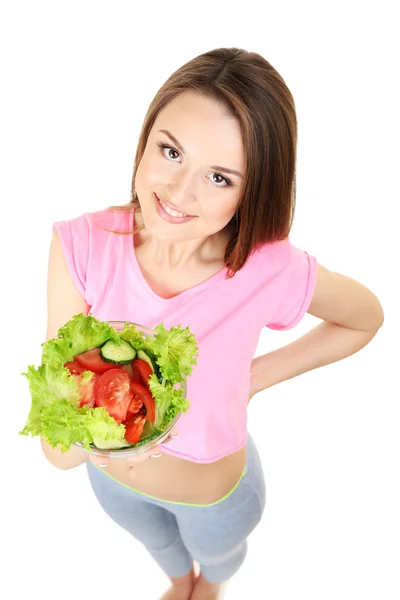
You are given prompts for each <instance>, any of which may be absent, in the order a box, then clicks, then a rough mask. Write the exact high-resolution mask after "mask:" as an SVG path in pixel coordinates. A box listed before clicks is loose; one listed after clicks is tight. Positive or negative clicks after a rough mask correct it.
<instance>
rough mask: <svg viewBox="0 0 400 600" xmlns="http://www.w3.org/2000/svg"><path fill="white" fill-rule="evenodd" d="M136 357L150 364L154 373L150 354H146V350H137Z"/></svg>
mask: <svg viewBox="0 0 400 600" xmlns="http://www.w3.org/2000/svg"><path fill="white" fill-rule="evenodd" d="M137 357H138V358H140V359H141V360H145V361H146V362H147V363H148V364H149V365H150V366H151V368H152V371H153V373H155V368H154V365H153V361H152V360H151V358H150V356H149V355H148V354H146V352H143V350H139V352H138V353H137Z"/></svg>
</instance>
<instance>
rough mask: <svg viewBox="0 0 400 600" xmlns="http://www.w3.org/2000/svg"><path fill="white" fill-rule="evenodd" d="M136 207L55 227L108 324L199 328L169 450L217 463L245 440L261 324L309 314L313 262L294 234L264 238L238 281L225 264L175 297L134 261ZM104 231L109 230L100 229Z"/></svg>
mask: <svg viewBox="0 0 400 600" xmlns="http://www.w3.org/2000/svg"><path fill="white" fill-rule="evenodd" d="M133 224H134V211H133V210H131V211H124V210H115V209H113V210H100V211H97V212H90V213H84V214H83V215H81V216H78V217H76V218H73V219H70V220H67V221H60V222H57V223H54V224H53V232H54V231H57V232H58V234H59V236H60V238H61V243H62V247H63V250H64V255H65V259H66V262H67V265H68V268H69V271H70V273H71V276H72V279H73V281H74V282H75V285H76V287H77V289H78V290H79V292H80V293H81V295H82V296H83V297H84V298H85V300H86V302H87V303H88V305H89V306H90V307H91V310H90V314H92V315H93V316H94V317H96V318H97V319H100V320H102V321H132V322H134V323H140V324H141V325H145V326H146V327H150V328H154V327H155V326H156V325H158V324H159V323H160V322H161V321H163V322H164V325H165V327H166V328H167V329H168V328H170V327H172V326H177V325H178V324H182V326H183V327H187V326H188V327H189V328H190V330H191V331H192V333H194V334H195V336H196V339H197V342H198V346H199V356H198V357H197V365H195V366H194V368H193V373H192V375H190V376H189V377H188V379H187V398H188V400H190V402H191V407H190V409H189V410H188V412H186V413H185V414H183V415H182V416H181V417H180V419H179V421H178V424H177V426H178V430H179V436H178V437H177V438H176V439H174V440H172V441H171V442H168V444H163V445H162V450H163V452H165V453H167V454H172V455H174V456H178V457H180V458H183V459H187V460H190V461H194V462H198V463H209V462H214V461H216V460H218V459H220V458H222V457H224V456H226V455H228V454H231V453H232V452H235V451H236V450H238V449H240V448H241V447H242V446H243V445H244V444H245V442H246V433H247V403H248V396H249V383H250V365H251V362H252V359H253V357H254V354H255V351H256V347H257V344H258V339H259V334H260V332H261V330H262V328H263V327H269V328H270V329H280V330H283V329H290V328H292V327H294V326H295V325H296V324H297V323H298V322H299V321H300V320H301V319H302V317H303V316H304V314H305V313H306V311H307V309H308V307H309V305H310V302H311V299H312V295H313V292H314V288H315V282H316V270H317V261H316V259H315V257H313V256H311V255H309V254H308V253H307V252H305V251H303V250H300V249H298V248H296V247H294V246H293V245H292V244H291V242H290V241H289V240H284V241H278V242H274V243H269V244H265V245H264V246H263V247H262V248H261V249H259V250H258V251H256V252H254V253H253V254H252V255H251V256H250V258H249V259H248V261H247V262H246V264H245V265H244V267H243V268H242V269H241V270H240V271H238V272H237V273H236V274H235V275H234V277H233V278H231V279H225V275H226V272H227V269H226V268H224V269H222V270H221V271H219V272H218V273H216V274H215V275H213V276H212V277H210V278H209V279H207V280H206V281H203V282H202V283H200V284H198V285H195V286H194V287H192V288H189V289H187V290H185V291H184V292H182V293H180V294H178V295H177V296H175V297H174V298H169V299H165V298H161V297H160V296H158V295H157V294H156V293H155V292H154V291H153V290H152V289H151V287H150V286H149V285H148V283H147V281H146V280H145V278H144V276H143V274H142V272H141V270H140V267H139V264H138V262H137V260H136V255H135V250H134V245H133V236H132V235H118V234H116V233H111V232H110V231H106V229H109V230H113V231H117V232H129V231H132V229H133ZM103 228H104V229H103Z"/></svg>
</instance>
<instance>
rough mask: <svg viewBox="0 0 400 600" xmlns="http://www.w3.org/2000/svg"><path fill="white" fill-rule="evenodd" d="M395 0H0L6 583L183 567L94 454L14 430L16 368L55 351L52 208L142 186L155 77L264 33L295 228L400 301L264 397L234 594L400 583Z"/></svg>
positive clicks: (121, 583)
mask: <svg viewBox="0 0 400 600" xmlns="http://www.w3.org/2000/svg"><path fill="white" fill-rule="evenodd" d="M394 8H395V2H387V1H386V2H382V1H381V2H379V3H378V2H375V3H373V2H354V1H353V2H351V1H350V2H338V1H336V2H334V3H331V4H328V3H321V2H315V3H312V2H298V3H294V2H293V4H292V3H289V2H285V1H280V2H276V1H274V2H263V3H260V4H259V3H258V2H255V1H251V0H248V1H246V2H243V3H237V4H235V3H233V2H229V3H228V2H212V3H208V2H204V1H203V2H201V3H199V4H197V5H191V3H190V2H158V3H157V2H151V3H149V4H147V3H146V5H138V4H136V3H134V2H133V1H132V2H118V1H115V0H114V1H113V2H103V1H96V2H88V1H85V0H80V1H79V2H75V1H71V0H69V2H59V1H52V2H50V1H49V2H43V1H39V0H36V2H25V3H24V2H18V1H13V2H11V1H9V2H5V3H3V4H2V8H1V13H0V21H1V26H0V27H1V30H0V44H1V48H0V50H1V56H2V59H3V60H2V66H1V85H2V92H1V99H0V101H1V104H2V106H1V112H0V118H1V130H2V133H1V171H2V177H1V188H2V189H1V200H2V219H1V224H2V227H1V236H0V239H1V248H0V251H1V261H2V262H1V271H2V293H1V299H2V310H3V314H4V317H5V319H4V321H5V322H4V324H3V333H2V337H3V339H2V343H1V346H2V349H1V352H2V364H3V367H4V368H3V371H2V377H3V392H2V394H1V400H2V403H3V411H2V422H3V427H2V432H3V436H4V435H5V436H6V439H5V440H3V442H4V445H3V452H2V453H1V458H0V468H1V471H2V476H1V484H0V485H1V490H2V492H1V496H0V498H1V504H2V510H1V518H2V524H1V527H2V532H1V537H2V546H3V559H2V571H3V574H2V577H1V580H0V587H1V588H4V590H5V589H8V591H7V593H6V592H5V591H4V592H3V591H1V590H0V596H2V597H4V598H5V597H7V598H10V599H14V598H15V599H17V598H23V597H34V598H41V599H42V600H50V599H53V598H57V600H66V599H67V598H79V599H81V598H90V597H95V598H97V599H98V600H106V599H107V598H111V597H113V598H118V597H124V598H132V599H133V598H143V599H145V600H153V599H154V600H156V599H157V598H159V596H160V595H161V594H162V592H163V591H164V589H165V588H166V587H167V584H168V580H167V578H166V577H165V575H164V574H163V573H162V572H161V571H160V570H159V568H158V566H157V565H156V564H155V563H154V562H153V560H152V559H151V558H150V557H149V556H148V555H147V554H146V552H145V551H144V550H143V549H142V547H141V546H140V545H139V543H138V542H136V541H135V540H134V539H132V538H131V537H130V536H129V535H128V534H127V533H125V532H124V531H123V530H122V529H119V528H118V527H117V526H116V525H114V524H113V522H112V521H111V520H110V519H109V518H108V517H107V516H106V515H105V514H104V513H103V512H102V509H101V508H100V507H99V505H98V504H97V502H96V500H95V498H94V496H93V495H92V493H91V490H90V487H89V483H88V481H87V479H86V474H85V469H84V468H77V469H72V470H70V471H59V470H57V469H56V468H54V467H53V466H51V465H50V464H49V463H48V462H47V461H46V460H45V458H44V457H43V456H42V454H41V450H40V446H39V442H38V440H37V439H31V438H25V437H22V436H19V435H18V433H17V432H18V431H19V430H20V429H21V428H22V427H23V425H24V423H25V419H26V416H27V413H28V410H29V406H30V397H29V391H28V386H27V382H26V380H25V378H23V377H21V376H20V373H21V372H22V371H25V370H26V368H27V366H28V365H29V364H35V365H38V364H39V362H40V355H41V347H40V345H41V343H42V342H43V341H44V338H45V329H46V277H47V259H48V249H49V244H50V239H51V225H52V223H53V222H54V221H56V220H61V219H68V218H72V217H74V216H78V215H79V214H81V213H83V212H85V211H91V210H98V209H101V208H105V207H107V206H109V205H111V204H120V203H121V204H122V203H125V202H127V201H128V200H129V191H130V183H131V174H132V168H133V158H134V154H135V150H136V144H137V140H138V135H139V132H140V128H141V125H142V121H143V118H144V115H145V112H146V110H147V107H148V105H149V103H150V101H151V99H152V98H153V96H154V94H155V93H156V91H157V90H158V88H159V87H160V86H161V85H162V83H163V82H164V81H165V79H166V78H167V77H168V76H169V75H170V74H171V73H172V72H173V71H174V70H175V69H177V68H178V67H180V66H181V65H182V64H184V63H185V62H187V61H188V60H190V59H191V58H193V57H195V56H197V55H198V54H201V53H202V52H205V51H207V50H211V49H213V48H217V47H222V46H237V47H241V48H244V49H246V50H252V51H256V52H259V53H260V54H262V55H263V56H264V57H265V58H266V59H267V60H268V61H269V62H270V63H271V64H272V65H273V66H274V67H275V68H276V69H277V70H278V71H279V73H280V74H281V75H282V76H283V78H284V79H285V81H286V83H287V85H288V86H289V88H290V90H291V91H292V93H293V95H294V98H295V102H296V106H297V116H298V121H299V146H298V179H297V185H298V192H297V212H296V220H295V224H294V227H293V229H292V235H291V240H292V242H293V243H294V244H296V245H298V246H299V247H301V248H303V249H306V250H307V251H308V252H310V253H312V254H315V255H316V256H317V258H318V261H319V262H320V263H321V264H323V265H324V266H326V267H327V268H330V269H332V270H335V271H339V272H342V273H344V274H346V275H349V276H351V277H353V278H355V279H357V280H359V281H361V282H362V283H364V284H365V285H367V286H368V287H369V288H370V289H371V290H373V291H374V292H375V293H376V294H377V296H378V297H379V299H380V300H381V302H382V305H383V307H384V311H385V316H386V320H385V324H384V326H383V328H382V329H381V330H380V331H379V333H378V335H377V336H376V337H375V338H374V340H373V341H372V342H371V343H370V344H369V345H368V346H367V347H366V348H364V349H363V350H362V351H360V352H359V353H357V354H356V355H354V356H352V357H350V358H348V359H346V360H344V361H341V362H339V363H335V364H333V365H330V366H327V367H325V368H323V369H319V370H316V371H312V372H310V373H307V374H305V375H303V376H301V377H298V378H296V379H293V380H290V381H288V382H285V383H282V384H281V385H278V386H276V387H274V388H271V389H270V390H268V391H266V392H264V393H260V394H259V395H258V396H256V397H255V398H254V399H253V401H252V402H251V404H250V406H249V430H250V432H251V434H252V435H253V437H254V438H255V440H256V443H257V446H258V449H259V452H260V455H261V458H262V461H263V465H264V470H265V478H266V485H267V505H266V509H265V513H264V516H263V519H262V522H261V523H260V525H259V526H258V528H257V529H256V530H255V531H254V533H253V534H252V535H251V537H250V540H249V553H248V558H247V560H246V563H245V564H244V566H243V567H242V569H241V570H240V571H239V572H238V573H237V575H236V576H235V577H234V578H233V579H232V581H231V583H230V585H229V587H228V590H227V593H226V598H227V599H228V600H235V599H239V598H243V597H248V596H249V595H250V594H251V596H252V597H256V598H268V600H294V599H297V598H300V597H305V598H307V599H308V600H321V599H323V600H330V599H334V600H337V599H338V598H341V599H342V600H354V599H363V600H372V599H374V600H375V599H376V600H378V599H379V600H381V599H382V598H385V600H398V599H399V598H400V582H399V565H400V547H399V539H400V520H399V506H400V485H399V450H400V448H399V421H400V419H399V417H400V411H399V396H400V395H399V389H398V377H397V374H398V359H399V353H398V335H399V333H400V331H399V319H398V309H399V302H398V297H399V296H398V282H397V281H396V280H397V279H398V275H399V266H398V264H399V258H400V256H399V255H400V253H399V244H398V242H397V241H396V234H397V233H398V227H397V221H396V218H395V214H396V209H397V212H398V210H399V184H398V169H399V167H398V165H399V151H398V140H399V133H400V132H399V106H400V98H399V93H398V87H399V77H398V75H399V70H398V55H399V45H398V42H396V37H397V40H398V22H397V24H396V19H395V15H394ZM396 54H397V57H396ZM3 285H4V287H3ZM316 324H317V323H316V320H314V319H313V318H312V317H311V316H309V315H306V317H305V318H304V320H303V321H302V322H301V323H300V325H298V326H297V327H296V328H295V329H294V330H291V331H289V332H274V331H270V330H267V329H266V330H264V331H263V332H262V335H261V337H260V342H259V347H258V349H257V354H262V353H265V352H267V351H270V350H272V349H274V348H276V347H278V346H281V345H284V344H287V343H289V342H290V341H292V340H294V339H295V338H297V337H299V336H300V335H302V334H303V333H305V332H306V331H308V330H309V329H310V328H311V327H313V326H314V325H316ZM4 383H5V386H4ZM4 388H5V389H4ZM4 556H5V557H6V560H5V561H4ZM250 588H251V589H252V592H249V589H250ZM254 594H256V595H254Z"/></svg>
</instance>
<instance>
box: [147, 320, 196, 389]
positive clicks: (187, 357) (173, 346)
mask: <svg viewBox="0 0 400 600" xmlns="http://www.w3.org/2000/svg"><path fill="white" fill-rule="evenodd" d="M155 332H156V335H155V336H154V337H153V338H150V339H149V340H148V341H147V345H148V347H149V348H150V349H151V350H152V352H153V354H154V355H155V356H157V364H158V365H159V367H160V371H161V375H162V377H164V378H165V379H166V380H168V382H170V383H171V384H172V385H174V384H175V383H180V382H182V381H183V380H184V379H185V376H187V375H191V373H192V371H193V366H194V365H196V364H197V360H196V358H195V357H196V356H198V346H197V343H196V338H195V336H194V334H193V333H190V330H189V327H186V328H184V329H183V328H182V327H181V325H178V327H171V328H170V329H168V330H167V329H165V327H164V324H163V323H160V324H159V325H157V327H156V328H155Z"/></svg>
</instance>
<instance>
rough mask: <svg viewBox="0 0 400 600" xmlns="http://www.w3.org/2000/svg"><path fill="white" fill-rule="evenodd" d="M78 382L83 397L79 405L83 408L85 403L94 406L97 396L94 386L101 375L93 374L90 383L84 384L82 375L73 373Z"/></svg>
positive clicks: (80, 394)
mask: <svg viewBox="0 0 400 600" xmlns="http://www.w3.org/2000/svg"><path fill="white" fill-rule="evenodd" d="M72 376H73V377H74V379H75V380H76V383H77V384H78V392H79V396H80V398H81V400H80V402H79V404H78V406H79V408H82V406H83V405H84V404H87V405H88V406H89V407H90V408H93V407H94V405H95V396H94V386H95V384H96V381H97V379H98V378H99V377H100V375H96V374H93V377H92V378H91V380H90V381H88V383H86V384H84V385H82V375H74V374H73V375H72Z"/></svg>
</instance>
